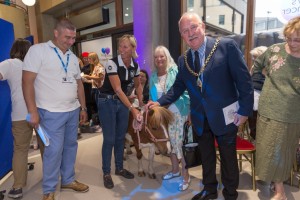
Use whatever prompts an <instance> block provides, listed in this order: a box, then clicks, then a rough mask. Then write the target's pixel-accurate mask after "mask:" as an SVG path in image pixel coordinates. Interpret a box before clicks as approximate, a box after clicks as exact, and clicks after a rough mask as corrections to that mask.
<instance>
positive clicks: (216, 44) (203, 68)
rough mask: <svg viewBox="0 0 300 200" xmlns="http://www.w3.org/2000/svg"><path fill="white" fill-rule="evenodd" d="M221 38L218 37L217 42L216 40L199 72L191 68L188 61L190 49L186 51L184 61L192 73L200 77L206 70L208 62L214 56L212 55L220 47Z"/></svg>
mask: <svg viewBox="0 0 300 200" xmlns="http://www.w3.org/2000/svg"><path fill="white" fill-rule="evenodd" d="M220 40H221V39H220V38H219V37H218V38H217V39H216V42H215V44H214V46H213V48H212V50H211V52H210V53H209V55H208V56H207V58H206V60H205V62H204V65H203V66H202V67H201V69H200V71H199V73H196V72H194V71H193V70H192V69H191V67H190V65H189V64H188V62H187V52H188V50H186V51H185V52H184V55H183V56H184V62H185V65H186V68H187V69H188V70H189V72H190V73H191V74H192V75H194V76H196V77H199V76H200V75H201V74H202V73H203V72H204V70H205V68H206V66H207V64H208V62H209V60H210V58H211V57H212V55H213V54H214V52H215V51H216V49H217V47H218V44H219V42H220Z"/></svg>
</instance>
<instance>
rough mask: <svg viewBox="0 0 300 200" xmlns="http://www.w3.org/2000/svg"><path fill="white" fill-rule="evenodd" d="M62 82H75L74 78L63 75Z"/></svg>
mask: <svg viewBox="0 0 300 200" xmlns="http://www.w3.org/2000/svg"><path fill="white" fill-rule="evenodd" d="M62 83H73V80H72V78H71V77H63V78H62Z"/></svg>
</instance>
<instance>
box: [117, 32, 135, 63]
mask: <svg viewBox="0 0 300 200" xmlns="http://www.w3.org/2000/svg"><path fill="white" fill-rule="evenodd" d="M124 40H129V43H130V44H131V46H132V48H133V51H132V57H133V58H134V59H136V58H137V57H138V54H137V52H136V46H137V42H136V39H135V37H134V36H133V35H129V34H125V35H123V36H122V37H120V38H119V41H118V42H119V43H118V44H119V45H120V43H121V42H122V41H124Z"/></svg>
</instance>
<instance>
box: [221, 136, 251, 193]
mask: <svg viewBox="0 0 300 200" xmlns="http://www.w3.org/2000/svg"><path fill="white" fill-rule="evenodd" d="M215 147H216V150H218V149H219V148H218V143H217V141H216V140H215ZM255 151H256V148H255V146H254V145H253V144H252V143H251V142H250V141H248V140H246V139H243V138H241V137H240V136H237V138H236V152H237V155H238V162H239V169H240V172H241V171H242V163H243V162H244V161H248V162H249V163H250V164H251V176H252V189H253V191H255V190H256V181H255V167H254V162H255ZM218 160H220V157H219V156H218Z"/></svg>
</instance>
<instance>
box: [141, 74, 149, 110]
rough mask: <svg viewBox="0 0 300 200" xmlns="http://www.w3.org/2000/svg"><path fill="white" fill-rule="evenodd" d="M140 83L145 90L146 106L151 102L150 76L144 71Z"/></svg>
mask: <svg viewBox="0 0 300 200" xmlns="http://www.w3.org/2000/svg"><path fill="white" fill-rule="evenodd" d="M140 82H141V85H142V88H143V103H144V104H146V103H148V101H149V75H148V72H147V71H146V70H144V69H141V71H140Z"/></svg>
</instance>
